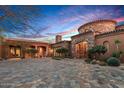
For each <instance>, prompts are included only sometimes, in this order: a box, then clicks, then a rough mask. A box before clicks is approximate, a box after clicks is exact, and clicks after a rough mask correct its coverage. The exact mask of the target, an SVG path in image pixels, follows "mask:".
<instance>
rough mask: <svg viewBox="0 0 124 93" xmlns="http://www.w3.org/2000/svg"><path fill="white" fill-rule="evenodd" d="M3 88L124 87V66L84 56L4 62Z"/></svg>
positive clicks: (0, 70)
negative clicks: (95, 62)
mask: <svg viewBox="0 0 124 93" xmlns="http://www.w3.org/2000/svg"><path fill="white" fill-rule="evenodd" d="M0 87H18V88H19V87H21V88H25V87H27V88H30V87H37V88H44V87H45V88H47V87H48V88H51V87H52V88H70V87H71V88H79V87H82V88H90V87H92V88H96V87H103V88H104V87H113V88H118V87H124V69H120V67H108V66H98V65H90V64H86V63H85V62H84V61H83V60H82V59H62V60H54V59H51V58H42V59H23V60H18V61H17V60H9V61H2V62H0Z"/></svg>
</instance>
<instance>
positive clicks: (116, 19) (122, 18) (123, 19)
mask: <svg viewBox="0 0 124 93" xmlns="http://www.w3.org/2000/svg"><path fill="white" fill-rule="evenodd" d="M114 20H115V21H117V22H123V21H124V17H121V18H115V19H114Z"/></svg>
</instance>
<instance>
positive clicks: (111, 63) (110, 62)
mask: <svg viewBox="0 0 124 93" xmlns="http://www.w3.org/2000/svg"><path fill="white" fill-rule="evenodd" d="M107 64H108V65H109V66H119V65H120V60H119V59H118V58H116V57H110V58H109V59H108V60H107Z"/></svg>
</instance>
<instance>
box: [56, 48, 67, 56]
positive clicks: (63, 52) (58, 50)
mask: <svg viewBox="0 0 124 93" xmlns="http://www.w3.org/2000/svg"><path fill="white" fill-rule="evenodd" d="M56 52H57V53H58V54H61V56H63V57H67V54H68V52H69V50H68V49H66V48H63V47H62V48H59V49H57V50H56Z"/></svg>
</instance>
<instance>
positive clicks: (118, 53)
mask: <svg viewBox="0 0 124 93" xmlns="http://www.w3.org/2000/svg"><path fill="white" fill-rule="evenodd" d="M122 54H123V52H122V51H119V52H113V53H112V57H116V58H120V57H121V55H122Z"/></svg>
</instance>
